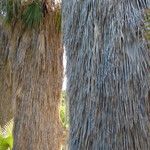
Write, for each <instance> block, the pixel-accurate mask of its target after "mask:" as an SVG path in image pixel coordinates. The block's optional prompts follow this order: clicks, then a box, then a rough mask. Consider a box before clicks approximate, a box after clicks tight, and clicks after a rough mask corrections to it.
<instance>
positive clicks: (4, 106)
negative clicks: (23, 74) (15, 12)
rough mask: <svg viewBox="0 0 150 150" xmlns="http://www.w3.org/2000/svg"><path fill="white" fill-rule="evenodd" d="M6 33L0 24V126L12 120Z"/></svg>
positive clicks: (10, 81)
mask: <svg viewBox="0 0 150 150" xmlns="http://www.w3.org/2000/svg"><path fill="white" fill-rule="evenodd" d="M8 42H9V38H8V33H7V32H6V31H5V29H4V28H3V26H2V23H1V22H0V126H4V125H5V124H6V123H7V122H8V121H10V120H11V119H12V118H13V108H12V101H11V96H12V79H11V78H12V75H11V67H10V63H9V61H8V55H9V51H8V49H7V48H8V47H7V46H8Z"/></svg>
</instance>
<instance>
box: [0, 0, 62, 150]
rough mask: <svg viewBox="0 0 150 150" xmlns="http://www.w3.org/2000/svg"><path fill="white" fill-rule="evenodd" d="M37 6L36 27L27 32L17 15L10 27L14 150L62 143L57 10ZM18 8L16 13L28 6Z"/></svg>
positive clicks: (49, 148)
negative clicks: (39, 12)
mask: <svg viewBox="0 0 150 150" xmlns="http://www.w3.org/2000/svg"><path fill="white" fill-rule="evenodd" d="M29 4H31V3H29ZM41 4H42V10H43V18H42V21H41V22H40V26H39V27H37V28H33V29H31V28H28V26H25V25H24V24H23V21H22V20H20V19H21V18H20V16H21V15H20V16H17V17H14V20H12V22H11V27H10V28H11V31H12V32H11V33H10V35H9V37H10V38H9V47H8V48H9V49H8V50H9V53H8V56H7V57H8V58H9V62H10V63H9V65H10V66H11V70H12V81H13V85H12V98H11V100H12V101H13V106H14V115H15V117H14V148H13V149H14V150H59V149H60V146H61V142H62V141H63V140H64V130H63V128H62V124H61V122H60V118H59V104H60V93H61V88H62V78H63V62H62V61H63V60H62V58H63V48H62V46H61V33H60V31H59V30H58V24H57V23H59V22H60V21H58V20H57V19H58V18H57V17H59V16H58V13H60V7H58V6H56V5H55V3H52V1H50V0H47V1H46V0H44V1H43V2H42V3H41ZM22 5H23V7H22V6H21V7H20V10H18V11H19V12H20V13H22V12H23V10H22V9H26V7H28V3H22ZM59 19H60V18H59ZM3 46H5V45H3ZM3 77H4V74H3ZM2 88H3V90H4V89H5V88H4V86H2ZM0 89H1V88H0ZM0 96H1V95H0ZM4 107H5V106H4Z"/></svg>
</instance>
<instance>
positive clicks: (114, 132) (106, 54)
mask: <svg viewBox="0 0 150 150" xmlns="http://www.w3.org/2000/svg"><path fill="white" fill-rule="evenodd" d="M148 3H149V1H148V0H145V1H144V0H130V1H128V0H122V1H120V0H94V1H93V0H82V1H74V0H63V2H62V4H63V6H62V7H63V8H62V9H63V32H64V43H65V49H66V53H67V79H68V86H67V87H68V89H67V91H68V98H69V110H70V142H69V149H70V150H149V149H150V103H149V100H148V97H149V96H148V95H149V94H148V93H150V92H149V91H150V63H149V60H150V51H149V49H148V47H147V44H146V42H145V40H144V27H143V9H145V8H146V7H147V6H148Z"/></svg>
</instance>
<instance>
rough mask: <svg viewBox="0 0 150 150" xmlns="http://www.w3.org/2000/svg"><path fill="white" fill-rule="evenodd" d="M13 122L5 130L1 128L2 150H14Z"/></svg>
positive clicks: (0, 143) (0, 149)
mask: <svg viewBox="0 0 150 150" xmlns="http://www.w3.org/2000/svg"><path fill="white" fill-rule="evenodd" d="M12 130H13V120H11V121H10V122H8V123H7V124H6V125H5V126H4V128H1V127H0V150H8V149H10V150H12V148H13V134H12Z"/></svg>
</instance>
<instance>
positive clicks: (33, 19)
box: [22, 1, 43, 28]
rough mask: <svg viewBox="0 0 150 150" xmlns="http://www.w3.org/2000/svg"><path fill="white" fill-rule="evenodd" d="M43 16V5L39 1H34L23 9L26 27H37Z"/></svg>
mask: <svg viewBox="0 0 150 150" xmlns="http://www.w3.org/2000/svg"><path fill="white" fill-rule="evenodd" d="M42 18H43V12H42V5H41V3H40V2H39V1H33V2H32V3H31V4H29V5H28V6H27V7H26V9H25V10H24V11H23V14H22V20H23V23H24V24H25V26H26V27H28V28H37V27H38V26H39V25H40V23H41V21H42Z"/></svg>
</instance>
